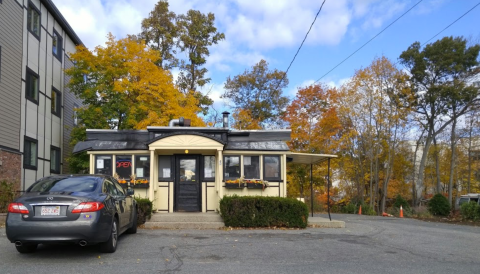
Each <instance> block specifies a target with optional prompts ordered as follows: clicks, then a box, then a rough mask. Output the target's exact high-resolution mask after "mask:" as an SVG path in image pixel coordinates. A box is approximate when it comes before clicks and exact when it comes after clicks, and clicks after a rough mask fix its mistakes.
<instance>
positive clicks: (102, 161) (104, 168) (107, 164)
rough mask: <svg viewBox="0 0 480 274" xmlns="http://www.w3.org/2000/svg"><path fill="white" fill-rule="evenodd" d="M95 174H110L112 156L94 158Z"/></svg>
mask: <svg viewBox="0 0 480 274" xmlns="http://www.w3.org/2000/svg"><path fill="white" fill-rule="evenodd" d="M95 174H106V175H113V174H112V155H96V156H95Z"/></svg>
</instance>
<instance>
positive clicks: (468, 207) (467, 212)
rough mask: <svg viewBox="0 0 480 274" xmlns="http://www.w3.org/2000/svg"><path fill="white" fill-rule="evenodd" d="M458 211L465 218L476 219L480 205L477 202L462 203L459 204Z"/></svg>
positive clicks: (479, 211) (478, 216) (479, 213)
mask: <svg viewBox="0 0 480 274" xmlns="http://www.w3.org/2000/svg"><path fill="white" fill-rule="evenodd" d="M460 212H461V213H462V217H463V219H465V220H472V221H476V220H478V219H480V205H478V204H477V202H472V201H471V202H469V203H464V204H462V205H461V206H460Z"/></svg>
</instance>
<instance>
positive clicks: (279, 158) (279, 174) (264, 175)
mask: <svg viewBox="0 0 480 274" xmlns="http://www.w3.org/2000/svg"><path fill="white" fill-rule="evenodd" d="M266 157H277V158H278V176H277V177H267V175H266V173H267V164H266V163H265V158H266ZM262 160H263V180H266V181H281V180H282V156H281V155H263V157H262Z"/></svg>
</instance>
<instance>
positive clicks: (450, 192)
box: [448, 119, 457, 205]
mask: <svg viewBox="0 0 480 274" xmlns="http://www.w3.org/2000/svg"><path fill="white" fill-rule="evenodd" d="M456 126H457V119H454V120H453V123H452V134H451V136H450V149H451V150H452V157H451V159H450V180H449V182H448V202H449V203H450V205H452V198H453V173H454V171H455V139H456V136H455V127H456Z"/></svg>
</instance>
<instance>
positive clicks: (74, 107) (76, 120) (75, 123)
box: [73, 104, 78, 126]
mask: <svg viewBox="0 0 480 274" xmlns="http://www.w3.org/2000/svg"><path fill="white" fill-rule="evenodd" d="M77 108H78V105H77V104H73V125H74V126H78V113H77Z"/></svg>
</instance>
